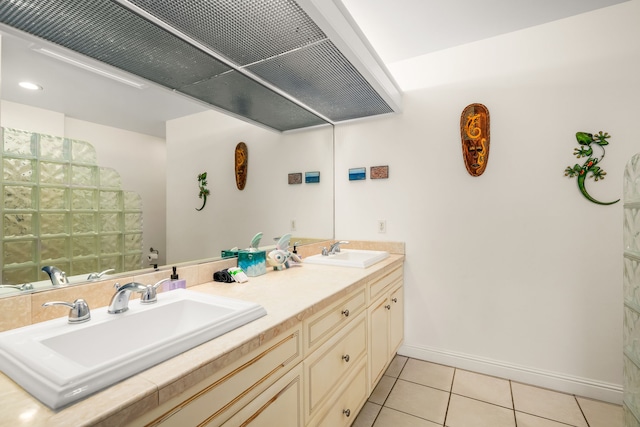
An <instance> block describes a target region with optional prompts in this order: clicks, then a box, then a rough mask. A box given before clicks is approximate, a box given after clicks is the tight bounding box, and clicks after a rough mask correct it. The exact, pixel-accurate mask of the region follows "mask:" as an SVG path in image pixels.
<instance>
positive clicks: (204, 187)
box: [196, 172, 209, 211]
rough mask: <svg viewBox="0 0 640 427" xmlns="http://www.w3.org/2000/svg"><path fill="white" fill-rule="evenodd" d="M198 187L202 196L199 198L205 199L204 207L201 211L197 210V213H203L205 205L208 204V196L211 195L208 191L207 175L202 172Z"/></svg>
mask: <svg viewBox="0 0 640 427" xmlns="http://www.w3.org/2000/svg"><path fill="white" fill-rule="evenodd" d="M198 187H199V188H200V194H198V197H199V198H201V199H203V201H202V207H200V209H198V208H196V210H197V211H201V210H202V209H204V205H206V204H207V196H208V195H209V190H208V189H207V173H206V172H202V173H201V174H199V175H198Z"/></svg>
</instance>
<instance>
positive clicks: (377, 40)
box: [0, 0, 628, 138]
mask: <svg viewBox="0 0 640 427" xmlns="http://www.w3.org/2000/svg"><path fill="white" fill-rule="evenodd" d="M624 1H628V0H517V1H514V0H483V1H482V2H478V1H471V0H449V1H446V2H443V1H441V0H397V1H394V2H389V1H388V0H342V3H343V4H344V6H345V8H346V9H347V10H348V12H349V13H350V14H351V16H352V17H353V19H354V20H355V22H356V23H357V25H358V26H359V27H360V29H361V31H362V32H363V34H364V35H365V36H366V38H367V39H368V40H369V42H370V44H371V45H372V46H373V48H374V49H375V50H376V52H377V53H378V55H379V56H380V58H381V59H382V61H383V62H384V63H385V64H387V65H388V64H391V63H394V62H398V61H403V60H406V59H410V58H413V57H417V56H421V55H424V54H428V53H431V52H434V51H438V50H442V49H447V48H450V47H454V46H458V45H461V44H466V43H470V42H473V41H477V40H481V39H485V38H489V37H494V36H497V35H500V34H504V33H508V32H512V31H517V30H520V29H524V28H528V27H531V26H535V25H540V24H544V23H546V22H551V21H554V20H558V19H562V18H566V17H569V16H572V15H577V14H580V13H585V12H588V11H591V10H595V9H598V8H602V7H607V6H611V5H614V4H617V3H622V2H624ZM1 29H2V28H0V30H1ZM5 29H6V27H5ZM33 42H34V41H33V40H28V41H25V40H23V39H19V38H16V37H15V36H13V35H7V34H6V33H3V38H2V79H1V83H2V86H1V89H0V90H1V92H0V95H1V98H2V99H3V100H8V101H13V102H18V103H22V104H28V105H34V106H37V107H41V108H46V109H49V110H53V111H59V112H63V113H64V114H66V115H67V116H69V117H74V118H78V119H81V120H87V121H91V122H95V123H100V124H104V125H107V126H114V127H119V128H122V129H126V130H131V131H135V132H141V133H144V134H148V135H154V136H158V137H161V138H162V137H164V135H165V125H164V123H165V121H167V120H170V119H173V118H177V117H182V116H185V115H189V114H193V113H196V112H200V111H204V110H206V109H210V108H211V107H210V106H208V105H204V104H203V103H201V102H198V101H195V100H193V99H190V98H186V97H184V96H183V95H179V94H176V93H173V92H172V91H170V90H169V89H165V88H162V87H160V86H158V85H155V84H153V83H149V82H146V81H142V80H141V79H139V78H138V79H137V80H138V81H142V82H143V83H145V87H144V88H143V89H137V88H134V87H131V86H127V85H124V84H122V83H119V82H116V81H114V80H111V79H108V78H106V77H103V76H100V75H97V74H95V73H92V72H89V71H86V70H83V69H80V68H77V67H74V66H70V65H67V64H64V63H62V62H60V61H58V60H56V59H53V58H50V57H48V56H46V55H43V54H41V53H37V52H36V51H34V50H33V48H32V47H33ZM21 80H31V81H35V82H37V83H38V84H40V85H41V86H43V88H44V90H42V91H37V92H26V91H24V90H23V89H20V88H19V87H17V82H18V81H21ZM134 80H135V78H134Z"/></svg>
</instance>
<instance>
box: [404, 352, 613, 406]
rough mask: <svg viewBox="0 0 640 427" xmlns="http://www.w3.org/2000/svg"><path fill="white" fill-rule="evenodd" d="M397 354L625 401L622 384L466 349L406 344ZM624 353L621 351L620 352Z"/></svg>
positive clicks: (559, 389)
mask: <svg viewBox="0 0 640 427" xmlns="http://www.w3.org/2000/svg"><path fill="white" fill-rule="evenodd" d="M398 354H400V355H402V356H407V357H412V358H415V359H420V360H425V361H428V362H433V363H438V364H441V365H447V366H452V367H454V368H460V369H464V370H468V371H473V372H478V373H481V374H485V375H491V376H494V377H499V378H505V379H508V380H513V381H517V382H520V383H524V384H530V385H534V386H537V387H543V388H548V389H551V390H556V391H561V392H563V393H569V394H574V395H576V396H583V397H588V398H591V399H597V400H602V401H605V402H610V403H615V404H617V405H622V385H620V384H610V383H605V382H601V381H596V380H591V379H588V378H580V377H574V376H571V375H565V374H559V373H557V372H549V371H544V370H540V369H535V368H528V367H526V366H518V365H513V364H510V363H506V362H503V361H500V360H492V359H485V358H482V357H477V356H473V355H469V354H464V353H455V352H452V351H447V350H441V349H436V348H428V347H417V346H411V345H406V344H403V345H402V346H400V348H399V349H398ZM620 357H622V355H621V356H620Z"/></svg>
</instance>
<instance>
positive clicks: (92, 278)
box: [87, 268, 116, 281]
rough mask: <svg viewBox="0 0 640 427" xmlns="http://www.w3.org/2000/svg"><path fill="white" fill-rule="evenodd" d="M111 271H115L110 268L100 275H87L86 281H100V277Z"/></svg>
mask: <svg viewBox="0 0 640 427" xmlns="http://www.w3.org/2000/svg"><path fill="white" fill-rule="evenodd" d="M112 271H116V270H115V269H113V268H110V269H108V270H105V271H103V272H102V273H91V274H89V277H87V280H91V281H95V280H100V279H101V278H102V276H104V275H105V274H107V273H111V272H112Z"/></svg>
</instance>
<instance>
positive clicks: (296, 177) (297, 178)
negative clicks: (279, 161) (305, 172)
mask: <svg viewBox="0 0 640 427" xmlns="http://www.w3.org/2000/svg"><path fill="white" fill-rule="evenodd" d="M289 184H302V172H297V173H290V174H289Z"/></svg>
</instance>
